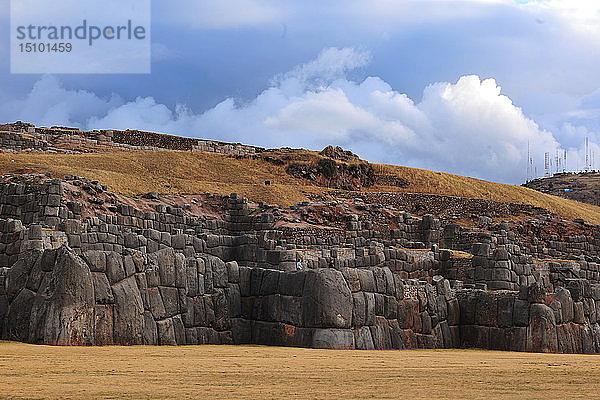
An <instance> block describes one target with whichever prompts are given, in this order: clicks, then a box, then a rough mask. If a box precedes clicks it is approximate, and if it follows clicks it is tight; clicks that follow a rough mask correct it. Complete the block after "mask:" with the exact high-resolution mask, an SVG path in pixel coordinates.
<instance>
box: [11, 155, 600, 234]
mask: <svg viewBox="0 0 600 400" xmlns="http://www.w3.org/2000/svg"><path fill="white" fill-rule="evenodd" d="M265 155H270V156H274V157H277V158H279V159H282V160H285V161H286V162H302V161H304V162H314V161H315V160H317V159H318V158H319V157H320V156H319V155H318V154H317V153H315V152H311V151H307V150H294V151H282V150H278V151H270V152H267V153H265ZM376 169H377V171H378V172H379V173H384V174H390V175H396V176H398V177H400V178H402V179H404V180H406V181H408V182H409V183H410V185H409V186H408V188H405V189H401V188H398V187H385V186H376V187H373V188H370V189H369V190H371V191H400V192H412V193H430V194H441V195H449V196H461V197H473V198H482V199H491V200H496V201H507V202H514V203H524V204H531V205H534V206H537V207H543V208H546V209H548V210H550V211H552V212H554V213H556V214H559V215H562V216H563V217H565V218H567V219H573V218H583V219H585V220H586V221H588V222H591V223H595V224H600V207H596V206H592V205H589V204H584V203H579V202H577V201H573V200H567V199H563V198H560V197H555V196H551V195H547V194H543V193H540V192H537V191H535V190H532V189H527V188H524V187H520V186H512V185H504V184H499V183H493V182H487V181H482V180H479V179H474V178H468V177H464V176H458V175H452V174H446V173H441V172H434V171H428V170H422V169H415V168H408V167H398V166H390V165H377V166H376ZM46 171H49V172H52V173H53V174H54V175H55V176H63V175H68V174H74V175H79V176H84V177H87V178H91V179H97V180H99V181H101V182H102V183H104V184H106V185H108V186H109V188H110V189H111V190H112V191H115V192H118V193H123V194H128V195H131V194H141V193H147V192H158V193H162V194H179V193H184V194H196V193H207V192H208V193H218V194H229V193H232V192H237V193H239V194H241V195H243V196H245V197H248V198H250V199H251V200H254V201H264V202H267V203H279V204H282V205H290V204H294V203H297V202H300V201H306V200H307V194H309V193H323V192H325V191H327V190H328V189H326V188H321V187H316V186H313V185H311V184H309V183H308V181H305V180H302V179H297V178H294V177H292V176H290V175H289V174H287V173H286V172H285V165H282V166H281V165H274V164H272V163H269V162H266V161H263V160H252V159H237V158H232V157H228V156H224V155H221V154H214V153H192V152H181V151H164V152H118V153H99V154H76V155H64V154H47V153H17V154H8V153H5V154H0V174H7V173H18V172H46ZM267 180H269V181H271V183H272V184H271V185H270V186H266V185H265V181H267Z"/></svg>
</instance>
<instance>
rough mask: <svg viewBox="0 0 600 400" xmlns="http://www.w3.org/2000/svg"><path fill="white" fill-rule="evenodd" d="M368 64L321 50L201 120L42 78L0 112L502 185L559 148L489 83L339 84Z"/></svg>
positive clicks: (363, 56) (357, 56) (473, 79)
mask: <svg viewBox="0 0 600 400" xmlns="http://www.w3.org/2000/svg"><path fill="white" fill-rule="evenodd" d="M369 59H370V56H369V54H368V53H366V52H364V51H357V50H353V49H348V48H344V49H336V48H329V49H325V50H323V51H322V52H321V54H320V55H319V56H318V57H317V58H316V59H315V60H312V61H310V62H308V63H306V64H305V65H302V66H299V67H297V68H294V69H293V70H291V71H290V72H288V73H285V74H282V75H279V76H278V77H276V78H275V79H273V81H272V84H271V86H270V87H269V88H267V89H265V90H264V91H263V92H261V93H260V94H259V95H258V96H256V97H255V98H254V99H252V100H251V101H246V102H239V101H236V100H235V99H232V98H228V99H226V100H224V101H222V102H221V103H219V104H218V105H216V106H215V107H214V108H212V109H210V110H208V111H205V112H202V113H195V112H193V111H192V110H190V109H188V108H187V107H185V106H184V105H178V106H176V107H175V109H170V108H169V107H167V106H165V105H164V104H160V103H158V102H157V101H156V100H155V99H153V98H149V97H146V98H137V99H135V100H132V101H129V102H126V103H124V102H123V101H122V100H120V99H119V98H118V97H116V96H115V97H113V98H111V99H101V98H99V97H97V96H95V95H94V94H93V93H90V92H85V91H72V90H66V89H64V88H62V87H61V86H60V83H59V82H58V81H57V80H56V79H54V78H51V77H45V78H43V79H42V80H41V81H40V82H38V83H37V84H36V85H35V87H34V89H33V90H32V92H31V93H30V94H29V96H27V98H26V99H24V100H21V101H19V102H17V103H14V104H12V105H4V106H0V114H1V115H10V112H16V111H19V112H20V113H18V114H15V115H20V116H21V119H24V120H32V121H34V122H37V123H46V124H49V123H68V124H72V123H75V122H77V123H79V124H80V125H83V126H86V127H87V128H90V129H101V128H115V129H126V128H132V129H144V130H153V131H160V132H168V133H175V134H180V135H185V136H194V137H205V138H214V139H221V140H227V141H235V142H238V141H239V142H244V143H250V144H256V145H262V146H266V147H276V146H292V147H306V148H311V149H321V148H322V147H324V146H326V145H328V144H336V145H342V146H345V147H347V148H349V149H351V150H353V151H355V152H356V153H358V154H360V155H362V156H363V157H365V158H367V159H369V160H372V161H381V162H389V163H396V164H400V165H411V166H417V167H423V168H430V169H438V170H443V171H450V172H454V173H460V174H466V175H470V176H475V177H480V178H485V179H491V180H496V181H502V182H509V183H521V182H522V181H523V179H524V178H525V176H524V175H525V168H526V163H527V161H526V160H527V148H528V145H529V146H530V147H531V149H533V151H534V157H535V159H536V160H537V161H538V163H539V162H543V154H544V153H545V152H549V153H551V154H554V153H555V152H556V151H557V150H559V149H560V148H561V146H560V144H559V143H558V142H557V140H556V139H555V137H554V136H553V135H552V133H550V132H548V131H546V130H543V129H541V128H540V127H539V126H538V125H537V124H536V123H535V122H534V121H533V120H531V119H529V118H527V117H526V116H525V115H524V113H523V111H522V110H521V109H520V108H519V107H517V106H515V105H514V104H513V102H512V101H511V99H510V98H509V97H507V96H505V95H503V94H502V90H501V87H500V86H499V85H498V84H497V83H496V81H495V80H493V79H483V80H482V79H480V78H479V77H478V76H474V75H471V76H463V77H461V78H460V79H458V81H456V82H454V83H449V82H440V83H434V84H432V85H430V86H428V87H427V88H425V90H424V91H423V95H422V98H421V99H420V100H419V101H415V100H413V99H411V98H409V97H408V96H407V95H405V94H403V93H401V92H400V91H397V90H395V89H394V88H392V86H391V85H390V84H388V83H387V82H385V81H384V80H383V79H381V78H379V77H368V78H366V79H364V80H362V81H359V82H355V81H352V80H351V79H349V78H348V77H347V75H346V74H347V72H349V71H351V70H352V69H354V68H360V67H362V66H364V65H365V64H366V63H367V62H368V61H369ZM315 82H317V83H315ZM7 107H8V109H7ZM573 151H575V150H573ZM539 170H540V171H541V170H542V166H539Z"/></svg>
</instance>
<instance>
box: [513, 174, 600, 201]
mask: <svg viewBox="0 0 600 400" xmlns="http://www.w3.org/2000/svg"><path fill="white" fill-rule="evenodd" d="M523 186H526V187H528V188H531V189H535V190H537V191H540V192H542V193H548V194H552V195H554V196H560V197H564V198H565V199H571V200H577V201H580V202H582V203H588V204H593V205H596V206H600V172H584V173H579V174H575V173H564V174H555V175H554V176H551V177H548V178H539V179H535V180H533V181H530V182H527V183H526V184H524V185H523Z"/></svg>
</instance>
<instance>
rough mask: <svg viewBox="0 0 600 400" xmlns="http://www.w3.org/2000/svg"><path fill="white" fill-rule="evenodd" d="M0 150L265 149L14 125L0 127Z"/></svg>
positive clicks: (232, 151) (141, 134) (229, 151)
mask: <svg viewBox="0 0 600 400" xmlns="http://www.w3.org/2000/svg"><path fill="white" fill-rule="evenodd" d="M0 148H1V149H2V150H4V151H14V152H16V151H33V152H36V151H37V152H39V151H44V152H48V151H51V152H60V153H82V152H94V151H98V150H106V149H110V151H115V150H122V151H164V150H178V151H204V152H211V153H221V154H231V155H238V156H248V155H253V154H257V153H261V152H263V151H264V150H265V149H263V148H261V147H256V146H248V145H243V144H239V143H224V142H219V141H215V140H204V139H193V138H185V137H179V136H171V135H163V134H160V133H154V132H142V131H135V130H127V131H117V130H99V131H80V130H79V129H77V128H67V127H52V128H44V127H35V126H34V125H32V124H27V123H22V122H16V123H13V124H5V125H0Z"/></svg>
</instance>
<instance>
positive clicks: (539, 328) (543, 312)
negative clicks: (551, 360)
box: [527, 303, 558, 353]
mask: <svg viewBox="0 0 600 400" xmlns="http://www.w3.org/2000/svg"><path fill="white" fill-rule="evenodd" d="M529 313H530V323H529V328H528V329H527V350H528V351H530V352H542V353H556V352H558V339H557V333H556V320H555V317H554V312H553V311H552V309H551V308H550V307H548V306H547V305H545V304H540V303H535V304H531V307H530V311H529Z"/></svg>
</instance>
